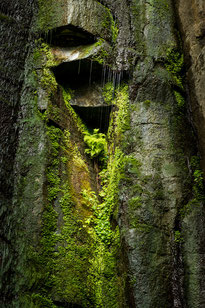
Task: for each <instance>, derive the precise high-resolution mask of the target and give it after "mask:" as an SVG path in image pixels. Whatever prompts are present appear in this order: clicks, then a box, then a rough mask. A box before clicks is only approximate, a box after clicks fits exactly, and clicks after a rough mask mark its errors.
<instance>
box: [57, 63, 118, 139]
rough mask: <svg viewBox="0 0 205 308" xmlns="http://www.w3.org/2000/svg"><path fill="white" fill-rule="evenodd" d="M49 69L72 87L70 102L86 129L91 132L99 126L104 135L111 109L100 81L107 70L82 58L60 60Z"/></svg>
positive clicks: (70, 88)
mask: <svg viewBox="0 0 205 308" xmlns="http://www.w3.org/2000/svg"><path fill="white" fill-rule="evenodd" d="M52 71H53V73H54V76H55V78H56V81H57V83H58V84H59V85H61V86H62V87H63V88H64V89H66V90H71V92H72V98H71V101H70V104H71V106H72V107H73V109H74V110H75V112H76V113H77V114H78V115H79V117H80V118H81V120H82V121H83V122H84V123H85V125H86V126H87V128H88V129H89V130H90V131H92V130H93V129H95V128H98V129H99V131H100V132H102V133H104V134H106V132H107V130H108V127H109V120H110V114H111V111H112V108H113V106H112V105H108V104H106V103H105V101H104V98H103V84H104V83H105V82H107V80H108V69H107V68H104V67H103V66H102V65H100V64H99V63H98V62H97V61H92V60H89V59H83V60H78V61H71V62H65V63H62V64H60V65H58V66H56V67H53V68H52ZM103 74H104V75H105V76H103ZM110 80H111V77H110ZM113 95H114V93H113Z"/></svg>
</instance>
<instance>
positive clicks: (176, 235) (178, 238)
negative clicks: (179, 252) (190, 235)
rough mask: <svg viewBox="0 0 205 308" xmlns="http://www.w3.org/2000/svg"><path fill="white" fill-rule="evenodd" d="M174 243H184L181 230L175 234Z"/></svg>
mask: <svg viewBox="0 0 205 308" xmlns="http://www.w3.org/2000/svg"><path fill="white" fill-rule="evenodd" d="M174 241H175V243H181V242H183V237H182V235H181V232H180V231H179V230H177V231H175V232H174Z"/></svg>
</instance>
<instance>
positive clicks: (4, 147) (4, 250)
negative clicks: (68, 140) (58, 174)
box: [0, 1, 33, 303]
mask: <svg viewBox="0 0 205 308" xmlns="http://www.w3.org/2000/svg"><path fill="white" fill-rule="evenodd" d="M32 15H33V5H32V3H31V2H30V1H19V2H18V3H16V1H9V3H8V1H1V4H0V32H1V35H0V36H1V38H0V46H1V47H0V50H1V69H0V70H1V73H0V75H1V77H0V114H1V116H0V117H1V121H0V174H1V176H0V208H1V210H0V217H1V218H0V219H1V227H0V229H1V231H0V234H1V236H0V251H1V252H0V254H1V257H0V259H1V270H0V276H1V279H0V281H1V283H0V290H1V291H0V294H1V300H0V302H2V301H3V302H4V301H5V302H7V303H9V302H10V299H11V298H12V296H13V291H12V290H14V288H15V286H14V285H13V284H12V277H13V274H14V272H13V269H14V267H15V256H16V244H15V240H14V234H15V228H14V220H13V214H14V212H13V210H14V209H13V208H12V196H13V187H14V159H15V154H16V148H17V143H18V128H17V119H18V111H19V105H20V94H21V90H22V85H23V81H24V66H25V58H26V55H27V52H28V48H27V47H28V46H27V42H28V36H29V28H30V23H31V19H32Z"/></svg>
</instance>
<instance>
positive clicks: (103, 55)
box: [92, 39, 109, 64]
mask: <svg viewBox="0 0 205 308" xmlns="http://www.w3.org/2000/svg"><path fill="white" fill-rule="evenodd" d="M95 46H96V47H98V46H100V47H101V48H100V49H99V50H98V52H97V54H96V55H94V56H92V59H93V60H95V61H97V62H98V63H100V64H104V63H106V62H107V60H108V57H109V52H108V49H107V48H105V40H103V39H99V40H98V41H97V42H96V43H95Z"/></svg>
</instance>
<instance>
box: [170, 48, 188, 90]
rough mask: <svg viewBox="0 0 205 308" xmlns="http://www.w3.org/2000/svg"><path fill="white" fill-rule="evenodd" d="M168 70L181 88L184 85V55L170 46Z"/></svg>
mask: <svg viewBox="0 0 205 308" xmlns="http://www.w3.org/2000/svg"><path fill="white" fill-rule="evenodd" d="M165 67H166V69H167V70H168V72H170V73H171V75H172V78H173V81H174V84H175V85H176V86H178V87H179V88H180V89H181V90H183V89H184V87H183V78H184V74H183V68H184V56H183V54H181V53H180V52H179V51H178V50H177V49H176V48H169V49H168V50H167V62H166V64H165Z"/></svg>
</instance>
